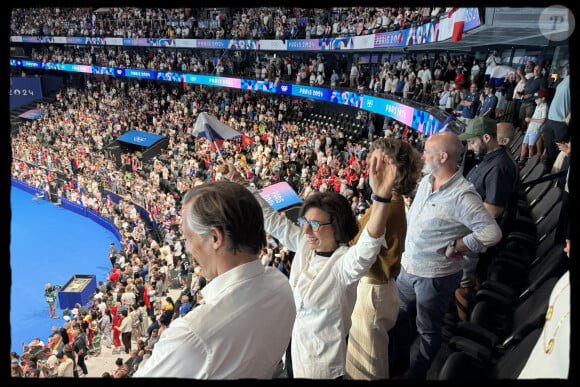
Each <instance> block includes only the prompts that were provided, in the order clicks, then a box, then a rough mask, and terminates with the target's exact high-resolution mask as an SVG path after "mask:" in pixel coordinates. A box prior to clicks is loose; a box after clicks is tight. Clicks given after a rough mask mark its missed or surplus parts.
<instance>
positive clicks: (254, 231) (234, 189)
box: [182, 181, 266, 254]
mask: <svg viewBox="0 0 580 387" xmlns="http://www.w3.org/2000/svg"><path fill="white" fill-rule="evenodd" d="M194 199H195V200H194ZM188 203H192V205H191V206H190V208H189V211H188V212H187V213H184V214H182V217H183V219H184V223H185V224H186V225H187V227H189V228H190V229H191V230H192V231H193V232H195V233H196V234H198V235H199V236H201V237H202V238H206V237H208V236H209V234H210V230H211V228H212V227H217V228H218V229H220V230H221V231H222V232H223V233H224V235H225V237H226V246H227V248H228V250H230V251H232V252H233V253H234V254H236V252H237V251H241V252H244V253H251V254H258V253H259V252H260V250H262V248H263V247H264V246H266V231H265V229H264V215H263V212H262V208H261V207H260V204H259V203H258V200H257V199H256V198H255V197H254V195H253V194H252V193H251V192H250V191H248V190H247V189H246V188H244V187H242V186H241V185H239V184H236V183H231V182H226V181H219V182H213V183H204V184H201V185H198V186H196V187H194V188H192V189H191V190H189V191H188V192H187V193H186V194H185V196H184V197H183V200H182V205H183V206H185V205H186V204H188Z"/></svg>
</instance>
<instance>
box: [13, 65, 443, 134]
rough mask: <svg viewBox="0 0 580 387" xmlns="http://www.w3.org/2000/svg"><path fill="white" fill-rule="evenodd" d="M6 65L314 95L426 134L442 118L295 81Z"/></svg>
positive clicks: (397, 105) (143, 71)
mask: <svg viewBox="0 0 580 387" xmlns="http://www.w3.org/2000/svg"><path fill="white" fill-rule="evenodd" d="M10 65H11V66H19V67H20V66H21V67H40V68H44V69H57V70H61V71H73V72H89V73H93V74H110V75H115V76H127V77H134V78H143V79H154V80H160V81H172V82H183V83H184V84H197V85H208V86H219V87H229V88H234V89H244V90H252V91H261V92H268V93H280V94H285V95H291V96H295V97H302V98H309V99H316V100H321V101H327V102H332V103H338V104H341V105H346V106H351V107H355V108H358V109H364V110H368V111H371V112H374V113H377V114H381V115H384V116H387V117H391V118H393V119H395V120H397V121H399V122H402V123H403V124H405V125H408V126H409V127H411V128H413V129H416V130H418V131H420V132H421V133H424V134H426V135H430V134H431V133H435V132H436V131H437V130H439V128H440V127H441V126H442V122H441V121H439V120H438V119H437V118H436V117H434V116H433V115H432V114H430V113H429V112H426V111H422V110H420V109H416V108H413V107H411V106H407V105H405V104H403V103H400V102H397V101H394V100H390V99H386V98H379V97H374V96H370V95H365V94H360V93H357V92H352V91H344V90H333V89H326V88H322V87H312V86H307V85H295V84H290V83H281V84H279V85H276V83H274V82H268V81H259V80H254V79H240V78H226V77H217V76H211V75H197V74H181V73H172V72H158V71H149V70H136V69H123V68H110V67H98V66H82V65H69V64H63V63H44V64H43V63H41V62H29V61H22V60H19V59H11V60H10Z"/></svg>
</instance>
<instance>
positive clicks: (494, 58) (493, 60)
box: [472, 50, 501, 82]
mask: <svg viewBox="0 0 580 387" xmlns="http://www.w3.org/2000/svg"><path fill="white" fill-rule="evenodd" d="M500 64H501V58H500V57H499V54H498V52H497V50H493V51H492V53H491V54H490V55H489V56H488V57H487V59H486V60H485V73H484V76H483V81H484V82H489V79H490V77H491V72H492V71H493V69H494V68H495V66H499V65H500ZM472 82H473V80H472Z"/></svg>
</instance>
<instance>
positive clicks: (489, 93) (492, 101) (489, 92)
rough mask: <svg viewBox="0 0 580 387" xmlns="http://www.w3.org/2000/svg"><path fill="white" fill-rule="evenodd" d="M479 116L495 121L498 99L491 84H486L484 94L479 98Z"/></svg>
mask: <svg viewBox="0 0 580 387" xmlns="http://www.w3.org/2000/svg"><path fill="white" fill-rule="evenodd" d="M479 102H480V103H481V105H480V107H479V112H478V115H479V116H480V117H489V118H493V119H495V108H496V107H497V97H496V96H495V88H494V87H493V85H492V84H491V83H486V84H485V85H484V86H483V93H482V94H480V96H479Z"/></svg>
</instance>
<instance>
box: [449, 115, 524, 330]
mask: <svg viewBox="0 0 580 387" xmlns="http://www.w3.org/2000/svg"><path fill="white" fill-rule="evenodd" d="M459 139H460V140H462V141H467V147H468V149H469V150H471V151H473V153H474V154H475V157H477V158H479V159H480V160H481V161H480V162H479V163H478V164H477V165H475V166H474V167H473V168H471V170H470V171H469V172H468V173H467V175H466V176H465V178H466V179H467V180H468V181H469V182H470V183H472V184H473V186H474V187H475V190H476V191H477V193H478V194H479V195H480V196H481V199H482V200H483V205H484V207H485V208H486V209H487V211H488V212H489V213H490V214H491V215H492V216H493V217H494V219H496V221H497V222H498V224H499V225H500V226H501V225H502V224H503V219H504V214H505V209H506V208H507V206H508V203H509V201H510V198H511V197H512V194H513V193H514V191H515V187H516V182H517V178H518V170H517V168H516V165H515V164H514V161H513V160H512V158H511V157H510V154H509V153H508V152H506V151H505V147H504V146H502V145H500V144H499V142H498V139H497V124H496V122H495V120H494V119H491V118H488V117H476V118H474V119H473V120H472V121H471V122H470V123H469V124H468V125H467V127H466V128H465V132H464V133H463V134H461V135H459ZM478 262H479V254H477V253H472V252H466V254H465V257H464V265H463V277H462V279H461V283H460V288H459V289H458V290H457V292H456V298H458V314H459V317H460V318H461V319H462V320H465V319H466V317H467V316H466V314H467V309H465V310H464V309H462V308H461V307H460V306H459V305H462V306H463V307H464V308H466V307H467V305H466V304H467V303H468V302H467V300H468V299H469V296H470V294H471V292H472V290H473V286H474V281H473V276H474V274H475V271H476V267H477V265H478ZM484 263H486V262H483V261H482V264H481V265H480V266H483V264H484ZM478 271H480V270H479V269H478ZM480 272H481V271H480Z"/></svg>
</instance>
